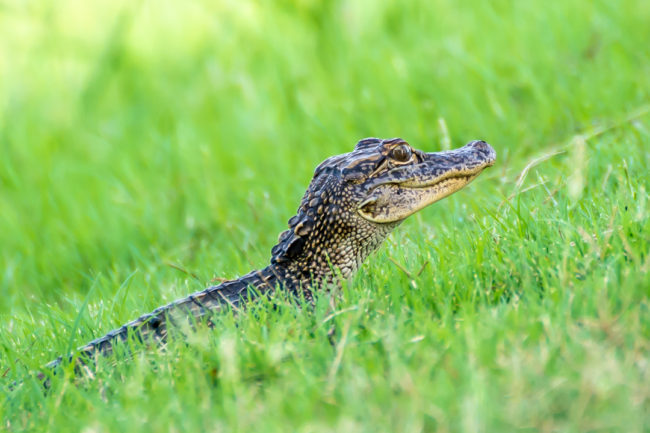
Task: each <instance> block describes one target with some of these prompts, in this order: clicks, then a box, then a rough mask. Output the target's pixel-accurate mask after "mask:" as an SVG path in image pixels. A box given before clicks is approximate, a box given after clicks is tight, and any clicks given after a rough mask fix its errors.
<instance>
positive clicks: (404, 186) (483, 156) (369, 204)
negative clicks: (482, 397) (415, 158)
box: [358, 141, 496, 223]
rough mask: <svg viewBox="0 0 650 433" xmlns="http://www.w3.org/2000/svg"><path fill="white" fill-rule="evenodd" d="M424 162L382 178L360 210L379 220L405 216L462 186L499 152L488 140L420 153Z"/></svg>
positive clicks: (399, 219)
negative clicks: (458, 147) (452, 148)
mask: <svg viewBox="0 0 650 433" xmlns="http://www.w3.org/2000/svg"><path fill="white" fill-rule="evenodd" d="M419 156H420V159H421V162H420V163H418V164H415V165H410V166H404V167H400V168H398V169H395V170H393V171H391V172H389V173H387V176H386V177H385V178H384V179H381V180H379V179H378V182H377V183H376V184H375V185H373V188H372V189H371V190H370V191H369V193H368V197H367V198H366V199H365V200H364V201H363V202H362V203H361V205H360V206H359V209H358V212H359V214H360V215H361V216H362V217H363V218H365V219H367V220H369V221H373V222H376V223H391V222H397V221H401V220H403V219H405V218H406V217H408V216H409V215H412V214H414V213H415V212H417V211H419V210H420V209H423V208H425V207H427V206H429V205H430V204H433V203H435V202H436V201H438V200H441V199H443V198H445V197H447V196H449V195H451V194H453V193H454V192H456V191H458V190H460V189H462V188H463V187H465V186H466V185H467V184H469V183H470V182H471V181H472V180H474V179H475V178H476V177H477V176H478V175H479V174H481V172H482V171H483V170H484V169H485V168H487V167H490V166H492V165H493V164H494V162H495V160H496V152H495V151H494V149H492V147H491V146H490V145H489V144H487V143H485V142H484V141H473V142H471V143H469V144H467V145H465V146H464V147H461V148H460V149H456V150H452V151H446V152H436V153H423V152H421V153H419Z"/></svg>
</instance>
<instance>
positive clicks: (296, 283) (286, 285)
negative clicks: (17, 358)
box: [38, 138, 496, 386]
mask: <svg viewBox="0 0 650 433" xmlns="http://www.w3.org/2000/svg"><path fill="white" fill-rule="evenodd" d="M495 159H496V153H495V151H494V149H492V147H491V146H490V145H489V144H487V143H486V142H484V141H479V140H477V141H472V142H470V143H468V144H467V145H465V146H463V147H461V148H459V149H455V150H448V151H442V152H434V153H425V152H423V151H421V150H417V149H414V148H412V147H411V146H410V145H409V144H408V143H407V142H406V141H404V140H402V139H401V138H391V139H379V138H366V139H363V140H361V141H359V142H358V143H357V144H356V146H355V148H354V150H353V151H352V152H349V153H345V154H342V155H336V156H332V157H330V158H328V159H326V160H325V161H323V162H322V163H321V164H320V165H319V166H318V167H316V170H315V172H314V176H313V178H312V180H311V183H310V184H309V187H308V188H307V191H306V192H305V194H304V196H303V198H302V201H301V202H300V206H299V207H298V211H297V212H296V215H295V216H293V217H292V218H291V219H289V222H288V225H289V227H288V229H287V230H285V231H283V232H282V233H280V236H279V239H278V243H277V245H275V246H274V247H273V248H272V250H271V262H270V264H269V265H268V266H266V267H265V268H263V269H260V270H255V271H253V272H250V273H248V274H246V275H244V276H242V277H240V278H237V279H235V280H232V281H227V282H224V283H222V284H219V285H218V286H213V287H209V288H207V289H205V290H203V291H199V292H196V293H193V294H191V295H189V296H187V297H185V298H182V299H179V300H177V301H174V302H172V303H170V304H168V305H165V306H163V307H160V308H157V309H155V310H154V311H152V312H151V313H148V314H144V315H142V316H140V317H138V318H137V319H135V320H133V321H131V322H129V323H127V324H125V325H123V326H121V327H120V328H117V329H115V330H113V331H110V332H109V333H107V334H106V335H104V336H103V337H101V338H97V339H96V340H93V341H91V342H90V343H88V344H86V345H84V346H82V347H80V348H78V349H77V351H76V353H75V354H74V355H70V356H68V357H65V358H64V357H59V358H58V359H56V360H55V361H52V362H50V363H49V364H47V365H46V368H45V369H44V371H49V372H50V373H49V374H45V373H42V372H41V373H39V374H38V377H39V379H41V380H42V381H44V382H45V385H46V386H47V385H48V384H49V376H50V375H51V374H52V371H53V370H54V369H55V368H56V367H57V366H59V365H60V364H62V363H63V362H64V360H68V362H71V361H72V360H75V361H76V363H77V367H81V368H84V367H86V366H87V364H86V363H87V362H88V360H93V359H95V358H96V357H97V356H102V355H110V354H111V353H113V351H114V348H115V347H116V343H118V342H124V341H126V340H127V339H128V338H136V339H137V340H139V341H145V342H148V343H149V342H153V343H156V344H164V343H165V341H166V338H167V333H168V330H169V329H170V327H171V326H179V325H181V324H183V323H188V322H189V323H190V324H193V323H195V322H196V321H197V320H200V319H201V318H203V317H205V316H206V315H209V314H213V313H214V312H217V311H219V310H222V309H224V308H234V309H239V307H242V306H244V305H245V304H244V303H246V302H250V301H252V300H254V299H256V298H259V297H261V296H266V295H269V294H271V293H273V291H275V290H278V289H281V290H286V291H287V292H288V293H290V294H291V295H296V296H300V297H304V298H305V299H306V300H307V301H313V292H314V291H317V290H320V289H325V290H327V288H328V287H332V285H333V284H334V285H335V284H338V283H340V281H341V279H345V278H348V277H350V276H351V275H352V274H354V273H355V271H357V269H359V266H360V265H361V263H362V262H363V261H364V260H365V259H366V258H367V257H368V255H369V254H370V253H371V252H373V251H374V250H376V249H377V248H378V247H379V246H380V244H381V243H382V242H383V240H384V239H385V238H386V237H387V236H388V234H389V233H390V232H391V231H392V230H393V229H394V228H395V227H397V226H398V225H399V224H400V223H401V222H402V221H404V220H405V219H406V218H407V217H408V216H409V215H412V214H414V213H415V212H417V211H419V210H420V209H422V208H424V207H426V206H428V205H430V204H432V203H434V202H436V201H438V200H440V199H442V198H444V197H446V196H448V195H450V194H452V193H454V192H456V191H458V190H460V189H461V188H463V187H464V186H466V185H467V184H469V183H470V182H471V181H472V180H474V179H475V178H476V177H477V176H478V175H479V174H480V173H481V172H482V171H483V169H485V168H486V167H489V166H491V165H493V164H494V162H495ZM86 368H87V367H86Z"/></svg>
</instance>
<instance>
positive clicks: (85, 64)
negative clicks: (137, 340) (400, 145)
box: [0, 0, 650, 432]
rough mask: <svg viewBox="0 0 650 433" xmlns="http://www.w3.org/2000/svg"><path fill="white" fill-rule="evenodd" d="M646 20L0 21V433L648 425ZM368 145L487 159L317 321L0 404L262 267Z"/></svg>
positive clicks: (249, 11) (303, 11) (141, 12)
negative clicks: (119, 333) (91, 347)
mask: <svg viewBox="0 0 650 433" xmlns="http://www.w3.org/2000/svg"><path fill="white" fill-rule="evenodd" d="M649 22H650V3H649V2H646V1H621V2H606V1H594V2H583V1H577V0H575V1H565V2H553V3H548V2H543V1H527V2H507V1H493V2H479V1H476V2H461V3H459V2H451V1H444V0H435V1H415V2H389V1H358V2H342V1H330V2H317V1H300V2H288V1H277V2H251V1H245V0H244V1H237V2H234V1H222V2H207V1H197V2H192V3H187V4H186V3H182V2H151V1H146V0H143V1H140V2H127V1H110V2H109V1H98V2H80V1H73V0H59V1H51V0H45V1H41V2H37V3H24V2H20V1H14V0H9V1H6V0H5V1H3V2H0V113H1V114H0V246H1V248H0V377H1V378H2V379H0V385H2V386H1V387H0V388H2V389H3V391H0V419H1V420H2V424H0V425H1V427H0V428H6V429H8V430H9V431H44V430H51V431H85V432H91V431H97V432H103V431H138V432H141V431H197V430H208V431H232V430H240V431H304V432H319V431H414V432H415V431H441V432H444V431H486V432H488V431H490V432H491V431H494V432H504V431H549V432H550V431H624V432H643V431H648V430H650V416H649V415H648V414H650V358H649V353H650V319H649V318H650V308H649V307H650V304H649V301H648V298H649V295H650V279H649V277H648V268H649V267H650V261H649V260H650V259H649V258H648V257H649V256H648V250H649V245H650V223H649V220H648V209H649V205H648V204H649V200H648V190H649V189H650V187H649V183H650V182H649V176H648V167H650V114H649V113H650V50H648V49H647V47H648V46H650V26H648V23H649ZM366 136H379V137H393V136H401V137H403V138H404V139H406V140H407V141H409V142H410V143H411V144H412V145H414V146H415V147H417V148H420V149H423V150H427V151H432V150H436V149H439V148H446V147H449V146H451V147H456V146H460V145H462V144H464V143H465V142H467V141H469V140H472V139H485V140H486V141H488V142H490V143H491V144H492V145H493V146H494V147H495V149H496V150H497V153H498V162H497V165H496V166H495V167H494V168H493V169H491V170H489V171H488V172H486V173H484V174H483V175H482V176H481V177H480V178H479V179H478V180H477V181H476V182H475V183H474V184H472V185H471V186H470V187H468V188H467V189H466V190H463V191H461V192H459V193H457V194H455V195H454V196H452V197H450V198H448V199H445V200H444V201H443V202H440V203H438V204H437V205H435V206H432V207H431V208H429V209H426V210H424V211H422V212H420V213H419V214H417V215H416V216H415V217H412V218H411V219H409V220H408V221H407V222H406V223H405V224H403V225H402V226H401V227H399V229H398V230H397V232H396V234H395V235H393V236H392V237H391V238H390V239H389V241H388V242H387V243H386V245H385V246H384V247H383V248H382V249H381V250H380V251H379V252H378V253H377V254H376V255H374V256H373V257H372V258H371V259H370V260H369V261H368V262H367V263H366V264H365V265H364V267H363V268H362V270H361V271H360V272H359V274H358V275H357V276H356V277H355V278H354V279H352V280H351V281H349V282H346V284H344V287H343V289H342V290H341V292H340V293H331V294H323V295H322V296H321V297H320V298H319V300H318V302H317V305H316V306H315V307H314V308H313V309H311V308H307V309H304V308H303V309H301V308H299V307H298V306H296V305H295V304H292V303H286V302H281V301H276V302H275V304H276V306H277V305H280V308H277V309H276V308H271V307H270V306H269V305H268V304H265V303H262V304H261V305H256V306H255V307H253V309H252V310H251V311H250V312H247V313H246V314H242V315H239V316H236V317H235V316H233V315H232V314H225V315H223V316H219V317H217V318H216V319H215V320H217V322H218V326H217V327H216V329H215V330H212V331H211V330H208V329H199V330H198V331H197V332H196V333H193V334H192V335H191V336H190V338H189V340H187V341H176V340H174V341H172V343H171V344H170V346H169V347H168V348H167V350H166V351H165V352H158V351H155V350H141V351H139V352H137V353H138V354H137V355H136V356H135V358H134V359H132V360H130V361H124V360H120V357H119V356H118V357H117V359H107V360H103V361H102V363H101V365H100V366H99V371H98V373H97V375H96V378H95V379H94V380H84V381H82V382H81V383H78V382H75V381H74V380H72V379H71V377H70V376H71V372H69V371H66V374H64V375H61V376H59V377H57V378H56V379H55V380H54V382H53V388H52V389H51V391H50V392H49V393H48V394H47V395H44V394H43V392H42V390H41V389H39V386H38V383H37V382H36V381H30V380H27V381H26V382H25V383H24V384H23V386H22V387H21V388H20V389H18V390H16V391H14V392H8V391H6V387H7V385H8V384H9V383H11V382H12V381H13V380H16V379H20V378H22V377H25V375H26V373H27V372H28V371H30V370H35V369H38V367H39V366H41V365H42V364H43V363H45V362H47V361H49V360H51V359H53V358H55V357H56V356H58V355H60V354H62V353H65V352H67V351H68V350H69V349H70V348H72V347H76V346H78V345H80V344H83V343H85V342H86V341H88V340H90V339H92V338H95V337H98V336H100V335H102V334H103V333H105V332H106V331H108V330H110V329H112V328H113V327H115V326H118V325H120V324H122V323H124V322H125V321H127V320H130V319H132V318H134V317H136V316H138V315H140V314H141V313H144V312H147V311H149V310H151V309H153V308H155V307H157V306H159V305H161V304H163V303H166V302H168V301H171V300H173V299H175V298H177V297H181V296H184V295H185V294H187V293H189V292H191V291H194V290H199V289H202V288H204V287H205V286H207V285H210V284H212V283H211V282H212V281H217V280H218V279H221V278H234V277H236V276H238V275H241V274H243V273H245V272H248V271H249V270H251V269H252V268H256V267H261V266H263V265H265V264H266V263H267V261H268V257H269V250H270V248H271V247H272V246H273V244H274V242H275V240H276V236H277V233H279V232H280V231H282V230H283V229H284V228H285V226H286V220H287V219H288V218H289V217H290V216H292V215H293V212H294V211H295V208H296V207H297V205H298V202H299V200H300V197H301V195H302V193H303V191H304V188H305V187H306V185H307V184H308V182H309V180H310V178H311V174H312V172H313V169H314V167H315V166H316V165H317V164H318V163H319V162H321V161H322V160H323V159H325V158H326V157H328V156H330V155H332V154H336V153H342V152H347V151H349V150H351V149H352V147H353V145H354V143H355V142H356V140H357V139H360V138H363V137H366ZM332 305H333V307H332ZM122 358H124V357H122Z"/></svg>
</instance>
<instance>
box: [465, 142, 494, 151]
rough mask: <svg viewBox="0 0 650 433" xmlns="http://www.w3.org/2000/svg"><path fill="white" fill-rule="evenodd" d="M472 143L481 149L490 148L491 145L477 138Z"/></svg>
mask: <svg viewBox="0 0 650 433" xmlns="http://www.w3.org/2000/svg"><path fill="white" fill-rule="evenodd" d="M470 145H471V146H472V147H474V148H476V149H479V150H487V149H489V148H490V145H489V144H487V143H486V142H485V141H483V140H475V141H472V142H471V143H470Z"/></svg>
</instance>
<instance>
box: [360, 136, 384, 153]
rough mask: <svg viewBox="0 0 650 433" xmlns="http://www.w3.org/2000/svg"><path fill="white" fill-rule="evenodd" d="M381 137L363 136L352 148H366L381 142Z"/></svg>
mask: <svg viewBox="0 0 650 433" xmlns="http://www.w3.org/2000/svg"><path fill="white" fill-rule="evenodd" d="M381 141H382V140H381V138H375V137H368V138H364V139H363V140H359V142H358V143H357V145H356V146H354V150H361V149H366V148H368V147H372V146H376V145H378V144H379V143H381Z"/></svg>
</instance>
